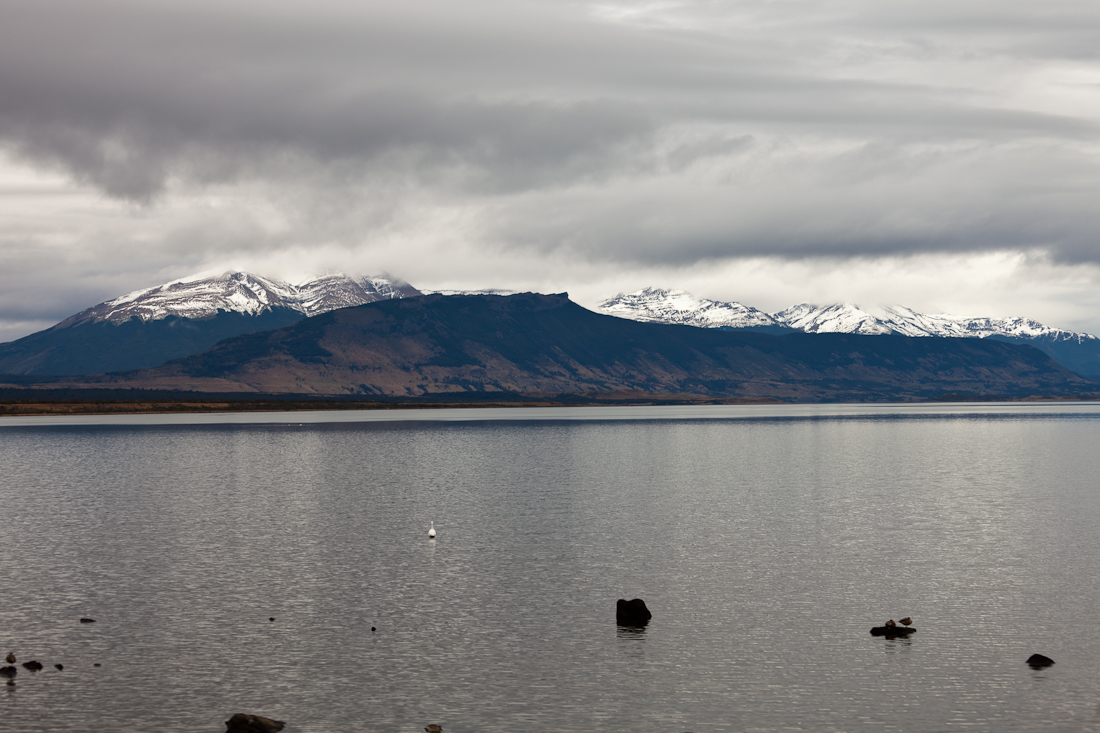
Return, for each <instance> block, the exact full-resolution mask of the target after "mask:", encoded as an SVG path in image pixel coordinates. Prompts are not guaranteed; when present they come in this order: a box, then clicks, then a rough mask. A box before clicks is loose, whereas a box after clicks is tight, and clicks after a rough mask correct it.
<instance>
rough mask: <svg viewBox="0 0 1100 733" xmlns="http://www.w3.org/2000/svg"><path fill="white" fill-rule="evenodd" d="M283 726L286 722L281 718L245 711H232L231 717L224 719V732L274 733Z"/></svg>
mask: <svg viewBox="0 0 1100 733" xmlns="http://www.w3.org/2000/svg"><path fill="white" fill-rule="evenodd" d="M284 726H286V723H284V722H283V721H281V720H272V719H271V718H265V717H264V716H262V715H248V714H246V713H234V714H233V717H232V718H230V719H229V720H227V721H225V729H226V733H275V731H280V730H282V729H283V727H284Z"/></svg>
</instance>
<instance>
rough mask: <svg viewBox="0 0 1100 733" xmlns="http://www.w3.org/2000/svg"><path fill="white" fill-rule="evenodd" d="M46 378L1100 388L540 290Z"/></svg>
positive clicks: (971, 361)
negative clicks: (619, 308) (666, 318)
mask: <svg viewBox="0 0 1100 733" xmlns="http://www.w3.org/2000/svg"><path fill="white" fill-rule="evenodd" d="M33 379H36V380H37V381H32V383H34V384H35V385H36V386H39V387H47V386H48V387H52V388H55V389H89V388H100V389H114V390H118V389H143V390H161V391H164V390H175V391H188V392H205V393H210V392H216V393H238V394H240V393H253V394H279V393H282V394H315V395H364V396H369V395H386V396H391V397H418V396H424V395H439V394H454V393H465V394H493V393H496V394H513V393H522V394H524V395H528V396H532V395H534V396H539V395H541V396H558V395H563V394H568V395H607V394H625V395H643V394H644V395H655V394H660V395H686V396H692V397H699V396H702V397H708V398H720V399H742V400H754V401H755V400H782V401H868V400H881V401H906V400H923V399H935V398H942V397H943V396H944V395H945V394H961V395H969V396H985V397H1008V396H1012V397H1028V396H1034V395H1048V396H1049V395H1058V396H1070V395H1080V394H1087V393H1090V392H1091V391H1092V390H1093V389H1095V386H1096V385H1095V384H1094V383H1092V382H1090V381H1088V380H1086V379H1084V378H1082V377H1080V376H1078V375H1076V374H1074V373H1072V372H1070V371H1069V370H1067V369H1065V368H1064V367H1061V366H1059V365H1058V364H1056V363H1055V362H1054V361H1052V360H1051V359H1050V358H1049V357H1047V356H1046V355H1045V354H1043V353H1041V352H1040V351H1038V350H1036V349H1033V348H1029V347H1025V346H1019V345H1015V344H1007V343H999V342H995V341H990V340H988V339H941V338H925V339H917V338H905V337H901V336H864V335H859V334H843V333H822V334H809V333H800V332H796V333H790V334H787V335H773V334H767V333H758V332H752V331H737V330H731V329H713V328H711V329H706V328H695V327H691V326H683V325H669V324H661V323H640V322H637V321H633V320H629V319H624V318H615V317H611V316H607V315H602V314H599V313H595V312H593V311H590V310H587V309H585V308H582V307H581V306H579V305H577V304H576V303H573V302H572V301H570V300H569V298H568V296H567V295H565V294H559V295H537V294H533V293H520V294H516V295H510V296H499V295H452V296H443V295H426V296H422V297H413V298H394V299H387V300H379V301H376V302H373V303H368V304H365V305H360V306H353V307H347V308H340V309H336V310H331V311H328V312H326V313H323V314H321V315H317V316H313V317H310V318H304V319H301V320H298V321H296V322H294V323H291V324H289V325H287V326H284V327H282V328H277V329H274V330H270V331H264V332H258V333H252V334H245V335H241V336H236V337H233V338H229V339H226V340H224V341H222V342H220V343H219V344H217V345H216V346H214V347H213V348H211V349H209V350H207V351H205V352H203V353H201V354H196V355H193V356H189V357H186V358H183V359H177V360H174V361H171V362H168V363H167V364H163V365H161V366H158V367H155V368H152V369H144V370H139V371H132V372H122V373H115V374H103V375H85V376H77V377H38V378H33ZM5 381H6V380H4V379H0V386H2V384H3V383H4V382H5ZM7 384H8V386H17V385H19V384H22V385H23V386H26V385H27V384H28V381H27V378H23V379H22V380H20V379H15V378H13V379H10V380H7Z"/></svg>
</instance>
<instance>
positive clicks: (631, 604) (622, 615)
mask: <svg viewBox="0 0 1100 733" xmlns="http://www.w3.org/2000/svg"><path fill="white" fill-rule="evenodd" d="M651 618H653V614H652V613H650V612H649V609H648V608H646V605H645V601H643V600H642V599H641V598H635V599H634V600H631V601H628V600H625V599H623V598H620V599H619V600H618V602H617V603H616V604H615V623H617V624H618V625H619V626H645V625H646V624H648V623H649V620H650V619H651Z"/></svg>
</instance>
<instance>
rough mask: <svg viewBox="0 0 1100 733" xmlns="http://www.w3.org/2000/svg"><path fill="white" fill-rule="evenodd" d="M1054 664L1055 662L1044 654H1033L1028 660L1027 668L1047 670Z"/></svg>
mask: <svg viewBox="0 0 1100 733" xmlns="http://www.w3.org/2000/svg"><path fill="white" fill-rule="evenodd" d="M1052 664H1054V660H1053V659H1051V658H1050V657H1046V656H1043V655H1042V654H1032V655H1031V656H1030V657H1028V658H1027V666H1029V667H1031V668H1032V669H1045V668H1047V667H1049V666H1051V665H1052Z"/></svg>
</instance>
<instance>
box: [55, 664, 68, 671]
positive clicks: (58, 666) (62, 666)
mask: <svg viewBox="0 0 1100 733" xmlns="http://www.w3.org/2000/svg"><path fill="white" fill-rule="evenodd" d="M54 666H55V667H57V669H58V670H62V669H65V665H64V664H55V665H54Z"/></svg>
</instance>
